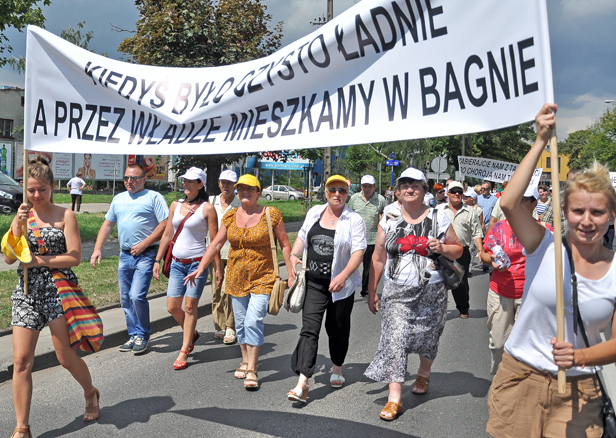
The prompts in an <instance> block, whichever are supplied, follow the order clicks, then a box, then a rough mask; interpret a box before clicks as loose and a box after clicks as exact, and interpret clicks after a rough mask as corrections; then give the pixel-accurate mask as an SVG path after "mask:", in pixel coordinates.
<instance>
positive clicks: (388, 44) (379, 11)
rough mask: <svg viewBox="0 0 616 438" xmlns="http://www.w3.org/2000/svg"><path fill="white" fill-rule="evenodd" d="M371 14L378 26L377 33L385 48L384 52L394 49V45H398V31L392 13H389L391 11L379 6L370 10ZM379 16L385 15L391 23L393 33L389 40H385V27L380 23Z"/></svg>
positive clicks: (375, 25)
mask: <svg viewBox="0 0 616 438" xmlns="http://www.w3.org/2000/svg"><path fill="white" fill-rule="evenodd" d="M392 3H393V4H396V3H395V2H392ZM370 15H371V16H372V22H373V23H374V27H375V28H376V33H377V35H378V36H379V40H380V41H381V47H382V49H383V52H387V51H388V50H391V49H393V48H394V46H395V45H396V40H397V39H398V35H397V33H396V27H395V25H394V20H392V18H391V15H389V12H387V9H385V8H384V7H382V6H378V7H376V8H374V9H371V10H370ZM379 16H382V17H385V20H387V24H388V25H389V31H390V33H391V36H390V40H389V41H385V36H384V35H383V29H382V28H381V25H380V24H379V19H378V17H379Z"/></svg>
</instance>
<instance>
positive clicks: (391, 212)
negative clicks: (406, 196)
mask: <svg viewBox="0 0 616 438" xmlns="http://www.w3.org/2000/svg"><path fill="white" fill-rule="evenodd" d="M401 208H402V205H400V203H399V202H398V201H396V202H392V203H391V204H389V205H388V206H387V207H385V209H384V210H383V215H385V216H387V217H388V218H389V219H393V218H395V217H398V216H400V214H401V213H400V209H401Z"/></svg>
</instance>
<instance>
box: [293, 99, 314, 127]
mask: <svg viewBox="0 0 616 438" xmlns="http://www.w3.org/2000/svg"><path fill="white" fill-rule="evenodd" d="M316 97H317V93H313V94H312V96H311V97H310V102H309V103H308V106H306V96H302V115H301V117H300V118H299V129H298V130H297V133H298V134H301V133H302V128H303V127H304V120H308V130H309V131H310V132H314V125H313V124H312V105H314V100H315V99H316Z"/></svg>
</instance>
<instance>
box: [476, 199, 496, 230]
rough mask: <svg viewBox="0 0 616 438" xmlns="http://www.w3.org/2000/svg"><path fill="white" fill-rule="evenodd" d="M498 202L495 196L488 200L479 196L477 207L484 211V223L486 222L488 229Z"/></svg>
mask: <svg viewBox="0 0 616 438" xmlns="http://www.w3.org/2000/svg"><path fill="white" fill-rule="evenodd" d="M496 201H498V198H497V197H496V196H494V195H490V196H488V197H487V198H486V197H485V196H483V195H479V196H477V205H478V206H479V208H481V209H482V210H483V221H484V222H485V224H486V227H487V226H488V224H489V223H490V218H491V217H492V210H494V206H495V205H496Z"/></svg>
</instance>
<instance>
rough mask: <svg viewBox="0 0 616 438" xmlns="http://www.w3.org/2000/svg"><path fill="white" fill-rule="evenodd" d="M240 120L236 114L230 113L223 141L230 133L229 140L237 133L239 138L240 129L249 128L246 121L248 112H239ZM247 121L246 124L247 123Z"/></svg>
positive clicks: (240, 134)
mask: <svg viewBox="0 0 616 438" xmlns="http://www.w3.org/2000/svg"><path fill="white" fill-rule="evenodd" d="M240 115H241V117H242V118H241V120H240V119H239V118H238V117H237V115H236V114H231V124H230V125H229V130H228V131H227V135H226V136H225V141H227V139H228V138H229V135H231V138H230V141H233V140H234V139H235V136H236V135H237V139H238V140H240V138H241V137H242V131H243V130H244V129H246V130H248V129H249V128H250V124H249V123H248V114H246V113H240ZM247 123H248V124H247Z"/></svg>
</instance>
